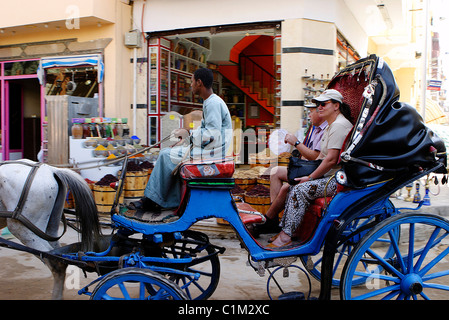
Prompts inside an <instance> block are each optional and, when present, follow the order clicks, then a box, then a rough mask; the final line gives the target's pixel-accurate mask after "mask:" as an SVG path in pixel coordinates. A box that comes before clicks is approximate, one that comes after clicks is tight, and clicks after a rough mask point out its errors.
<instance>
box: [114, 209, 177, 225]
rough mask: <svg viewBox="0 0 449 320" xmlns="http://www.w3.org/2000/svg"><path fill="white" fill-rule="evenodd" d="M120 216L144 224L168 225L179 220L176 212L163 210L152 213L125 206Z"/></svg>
mask: <svg viewBox="0 0 449 320" xmlns="http://www.w3.org/2000/svg"><path fill="white" fill-rule="evenodd" d="M119 215H121V216H123V217H126V218H128V219H133V220H137V221H140V222H144V223H167V222H172V221H175V220H178V219H179V216H177V215H176V209H175V210H162V211H160V212H151V211H144V210H139V209H138V210H131V209H128V208H126V207H125V206H124V207H122V208H120V212H119Z"/></svg>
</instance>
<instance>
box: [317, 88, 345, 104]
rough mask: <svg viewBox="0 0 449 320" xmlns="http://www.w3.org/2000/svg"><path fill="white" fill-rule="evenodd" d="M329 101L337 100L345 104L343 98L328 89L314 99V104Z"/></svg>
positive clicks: (333, 90) (335, 91) (336, 92)
mask: <svg viewBox="0 0 449 320" xmlns="http://www.w3.org/2000/svg"><path fill="white" fill-rule="evenodd" d="M328 100H336V101H338V102H340V103H343V96H342V95H341V93H340V92H338V91H337V90H335V89H327V90H325V91H324V92H323V93H322V94H321V95H319V96H318V97H315V98H313V99H312V101H313V102H315V101H317V102H324V101H328Z"/></svg>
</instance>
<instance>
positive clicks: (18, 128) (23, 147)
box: [3, 79, 41, 161]
mask: <svg viewBox="0 0 449 320" xmlns="http://www.w3.org/2000/svg"><path fill="white" fill-rule="evenodd" d="M4 87H5V90H4V99H5V109H4V115H5V121H4V123H3V128H5V129H4V130H3V138H4V141H3V150H4V155H3V159H4V160H16V159H22V158H27V159H30V160H34V161H36V160H37V154H38V152H39V150H40V145H41V118H40V86H39V81H38V80H37V79H18V80H8V81H5V82H4Z"/></svg>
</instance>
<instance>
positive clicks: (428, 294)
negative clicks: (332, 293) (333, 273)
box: [340, 212, 449, 300]
mask: <svg viewBox="0 0 449 320" xmlns="http://www.w3.org/2000/svg"><path fill="white" fill-rule="evenodd" d="M396 230H400V232H401V241H400V242H399V241H397V236H398V235H397V233H396V232H395V231H396ZM448 236H449V221H448V220H446V219H444V218H442V217H440V216H436V215H432V214H423V213H417V212H412V213H404V214H399V215H396V216H393V217H391V218H388V219H386V220H384V221H382V222H381V223H379V224H378V225H377V226H376V227H374V228H373V229H372V230H371V231H370V232H369V233H368V234H366V236H365V237H364V238H363V239H362V240H361V241H360V242H359V244H358V245H357V247H356V248H355V249H354V251H353V252H352V254H351V255H350V257H349V258H348V261H347V263H346V265H345V267H344V270H343V275H342V285H341V287H340V295H341V298H342V299H345V300H349V299H357V300H367V299H386V300H391V299H398V300H408V299H413V300H418V299H426V300H427V299H445V297H447V293H448V291H449V262H448V261H446V260H447V255H448V254H449V248H448V246H447V241H448V239H449V237H448ZM387 240H388V241H390V243H391V245H392V246H393V249H394V252H393V255H392V256H390V257H388V258H384V256H383V251H385V246H382V245H379V243H381V242H380V241H387ZM360 278H362V279H363V280H364V282H363V284H361V285H359V286H358V287H354V286H353V283H352V282H353V281H354V280H355V279H360Z"/></svg>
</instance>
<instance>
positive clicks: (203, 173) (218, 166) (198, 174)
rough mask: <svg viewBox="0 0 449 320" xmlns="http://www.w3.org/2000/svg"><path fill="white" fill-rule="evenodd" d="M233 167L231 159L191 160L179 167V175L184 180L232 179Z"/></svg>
mask: <svg viewBox="0 0 449 320" xmlns="http://www.w3.org/2000/svg"><path fill="white" fill-rule="evenodd" d="M234 170H235V165H234V160H233V159H232V158H218V159H202V160H198V159H193V160H190V161H186V162H184V163H183V164H182V165H181V167H180V171H179V173H180V175H181V178H182V179H184V180H191V179H199V178H201V179H207V178H232V175H233V174H234Z"/></svg>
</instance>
